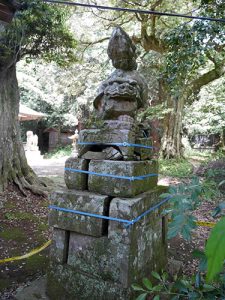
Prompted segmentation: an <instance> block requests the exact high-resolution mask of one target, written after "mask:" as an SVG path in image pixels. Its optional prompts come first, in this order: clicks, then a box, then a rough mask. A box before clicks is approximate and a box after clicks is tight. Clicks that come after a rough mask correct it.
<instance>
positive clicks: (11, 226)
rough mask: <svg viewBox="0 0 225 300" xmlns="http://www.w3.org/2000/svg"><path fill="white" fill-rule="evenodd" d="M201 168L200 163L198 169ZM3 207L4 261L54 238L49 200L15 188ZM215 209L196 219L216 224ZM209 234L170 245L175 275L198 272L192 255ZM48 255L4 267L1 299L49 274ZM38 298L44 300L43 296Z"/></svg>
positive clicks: (2, 199)
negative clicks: (180, 272) (52, 236)
mask: <svg viewBox="0 0 225 300" xmlns="http://www.w3.org/2000/svg"><path fill="white" fill-rule="evenodd" d="M199 164H200V163H199V162H197V163H196V165H194V169H196V168H197V167H198V166H199ZM62 173H63V171H62ZM41 175H43V174H41ZM50 177H51V176H50ZM52 179H54V180H55V185H56V186H63V177H62V176H61V175H60V174H58V176H56V177H55V178H52ZM188 180H189V179H188V178H177V177H170V176H165V177H163V178H161V180H160V183H161V184H162V183H166V184H168V185H169V184H172V185H174V184H179V183H181V182H182V183H185V182H187V181H188ZM0 204H1V205H2V207H0V208H1V209H0V220H1V224H0V259H3V258H7V257H15V256H20V255H23V254H25V253H28V252H29V251H31V250H33V249H35V248H37V247H40V246H41V245H43V244H44V243H45V242H47V241H48V240H49V239H50V238H51V232H50V229H49V227H48V221H47V219H48V200H47V199H45V198H43V197H39V196H34V195H32V194H31V193H29V196H28V197H27V198H25V197H24V196H23V195H21V193H20V192H19V190H18V189H17V188H16V187H14V186H12V185H11V186H9V188H8V190H7V191H6V192H5V193H4V194H2V195H0ZM214 207H215V202H214V201H209V200H208V201H205V202H203V203H202V205H201V207H200V208H199V209H198V211H196V212H195V216H196V217H197V219H198V220H200V221H211V222H212V221H214V220H213V218H212V217H211V214H210V213H211V211H212V210H213V208H214ZM209 231H210V228H208V227H200V226H199V227H198V228H197V230H196V231H195V233H194V235H193V239H192V241H191V242H187V241H185V240H183V239H182V238H180V237H178V238H174V239H172V240H170V241H169V249H168V252H169V270H170V271H171V272H176V271H177V269H176V267H175V266H176V265H177V262H178V264H179V267H180V268H181V270H182V271H183V273H184V274H187V275H191V274H193V273H194V272H195V270H196V269H197V265H198V262H197V260H195V259H193V257H192V252H193V250H194V249H196V248H200V249H203V248H204V245H205V241H206V239H207V237H208V234H209ZM48 253H49V248H47V249H45V250H44V251H42V252H41V253H39V254H36V255H33V256H31V257H30V258H27V259H23V260H18V261H12V262H9V263H4V264H0V299H1V300H13V299H15V298H14V295H15V291H16V289H17V288H18V287H21V286H25V285H27V284H29V282H31V281H32V280H34V279H36V278H38V277H40V276H41V275H42V274H45V273H46V270H47V267H48ZM34 296H35V295H34ZM36 297H37V299H40V297H39V295H36ZM38 297H39V298H38ZM27 300H29V299H27Z"/></svg>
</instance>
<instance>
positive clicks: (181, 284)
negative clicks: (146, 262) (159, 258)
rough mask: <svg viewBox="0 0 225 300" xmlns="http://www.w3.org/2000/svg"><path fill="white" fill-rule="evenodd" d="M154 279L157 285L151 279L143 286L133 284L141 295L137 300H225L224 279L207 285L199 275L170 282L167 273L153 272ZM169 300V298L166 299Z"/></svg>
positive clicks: (144, 282) (134, 288) (145, 279)
mask: <svg viewBox="0 0 225 300" xmlns="http://www.w3.org/2000/svg"><path fill="white" fill-rule="evenodd" d="M152 277H153V278H154V281H157V284H155V285H154V284H153V283H152V282H151V281H150V280H149V279H147V278H144V279H143V286H142V285H138V284H133V285H132V288H133V290H134V291H137V292H138V293H140V295H139V296H138V297H137V298H136V300H140V299H142V300H145V299H147V297H148V296H152V297H153V298H151V299H154V300H158V299H165V298H164V297H165V296H166V297H169V299H173V300H178V299H190V300H195V299H196V300H197V299H198V300H200V299H202V300H207V299H208V300H212V299H224V296H225V291H224V289H223V285H224V283H225V281H224V278H223V277H221V278H220V280H219V282H218V283H216V284H207V283H206V282H205V280H204V278H203V277H202V276H201V275H200V273H197V274H196V276H193V277H192V278H190V277H185V276H183V277H180V278H177V277H175V278H174V280H172V281H171V280H169V276H168V274H167V273H165V272H164V273H162V275H160V274H159V273H157V272H152ZM166 299H168V298H166Z"/></svg>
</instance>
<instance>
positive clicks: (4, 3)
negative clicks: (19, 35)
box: [0, 0, 16, 23]
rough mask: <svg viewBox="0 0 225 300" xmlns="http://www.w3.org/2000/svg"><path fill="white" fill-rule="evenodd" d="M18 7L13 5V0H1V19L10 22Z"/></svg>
mask: <svg viewBox="0 0 225 300" xmlns="http://www.w3.org/2000/svg"><path fill="white" fill-rule="evenodd" d="M15 10H16V7H15V6H14V5H13V1H11V2H10V1H8V0H0V21H2V22H4V23H10V22H11V21H12V19H13V16H14V12H15Z"/></svg>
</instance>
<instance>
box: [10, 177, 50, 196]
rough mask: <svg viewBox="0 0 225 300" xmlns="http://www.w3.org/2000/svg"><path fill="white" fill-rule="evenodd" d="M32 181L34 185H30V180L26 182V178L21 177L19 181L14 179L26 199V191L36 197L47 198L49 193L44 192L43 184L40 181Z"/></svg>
mask: <svg viewBox="0 0 225 300" xmlns="http://www.w3.org/2000/svg"><path fill="white" fill-rule="evenodd" d="M33 179H34V178H33ZM32 181H33V183H32V184H30V183H29V182H28V180H26V179H25V178H24V177H21V178H19V179H18V178H14V182H15V184H16V185H17V186H18V188H19V190H20V191H21V193H22V194H23V195H24V196H26V197H27V196H28V194H27V193H26V190H29V191H31V192H32V193H33V194H35V195H39V196H43V197H47V196H48V193H47V192H46V191H44V190H43V188H42V187H41V182H39V181H38V180H32Z"/></svg>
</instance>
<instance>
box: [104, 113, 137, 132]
mask: <svg viewBox="0 0 225 300" xmlns="http://www.w3.org/2000/svg"><path fill="white" fill-rule="evenodd" d="M121 119H123V117H122V116H121V117H119V118H118V120H105V121H104V123H103V124H104V125H103V126H104V127H103V128H104V129H110V130H112V129H114V130H115V129H117V130H121V129H122V130H125V129H126V130H132V131H136V125H135V123H134V122H130V121H129V122H128V121H124V120H121Z"/></svg>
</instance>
